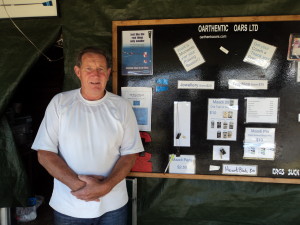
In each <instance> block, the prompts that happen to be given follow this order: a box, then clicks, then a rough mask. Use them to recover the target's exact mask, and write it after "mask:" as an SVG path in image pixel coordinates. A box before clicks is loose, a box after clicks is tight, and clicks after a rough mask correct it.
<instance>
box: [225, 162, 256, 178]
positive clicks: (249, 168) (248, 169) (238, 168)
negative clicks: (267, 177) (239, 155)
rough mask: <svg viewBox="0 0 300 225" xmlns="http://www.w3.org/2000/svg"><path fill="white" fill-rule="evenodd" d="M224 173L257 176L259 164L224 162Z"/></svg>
mask: <svg viewBox="0 0 300 225" xmlns="http://www.w3.org/2000/svg"><path fill="white" fill-rule="evenodd" d="M222 174H225V175H242V176H257V165H241V164H223V168H222Z"/></svg>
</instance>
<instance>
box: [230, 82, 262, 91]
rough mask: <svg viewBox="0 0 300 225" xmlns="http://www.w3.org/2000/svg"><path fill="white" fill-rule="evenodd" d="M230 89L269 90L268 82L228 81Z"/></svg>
mask: <svg viewBox="0 0 300 225" xmlns="http://www.w3.org/2000/svg"><path fill="white" fill-rule="evenodd" d="M228 88H229V89H246V90H268V81H267V80H228Z"/></svg>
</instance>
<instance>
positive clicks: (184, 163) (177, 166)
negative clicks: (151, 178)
mask: <svg viewBox="0 0 300 225" xmlns="http://www.w3.org/2000/svg"><path fill="white" fill-rule="evenodd" d="M170 157H171V156H170ZM195 171H196V157H195V156H194V155H180V156H179V157H175V158H174V159H173V160H172V161H171V163H170V167H169V173H178V174H195Z"/></svg>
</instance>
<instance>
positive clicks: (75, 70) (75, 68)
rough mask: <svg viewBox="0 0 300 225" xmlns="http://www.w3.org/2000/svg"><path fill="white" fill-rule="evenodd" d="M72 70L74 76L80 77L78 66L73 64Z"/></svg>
mask: <svg viewBox="0 0 300 225" xmlns="http://www.w3.org/2000/svg"><path fill="white" fill-rule="evenodd" d="M74 72H75V74H76V76H77V77H78V78H79V79H80V68H79V67H78V66H74Z"/></svg>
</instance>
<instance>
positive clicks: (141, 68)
mask: <svg viewBox="0 0 300 225" xmlns="http://www.w3.org/2000/svg"><path fill="white" fill-rule="evenodd" d="M152 40H153V30H131V31H122V75H153V54H152V50H153V49H152V46H153V45H152Z"/></svg>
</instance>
